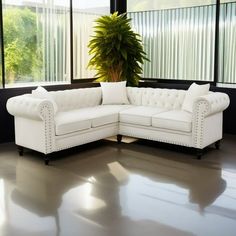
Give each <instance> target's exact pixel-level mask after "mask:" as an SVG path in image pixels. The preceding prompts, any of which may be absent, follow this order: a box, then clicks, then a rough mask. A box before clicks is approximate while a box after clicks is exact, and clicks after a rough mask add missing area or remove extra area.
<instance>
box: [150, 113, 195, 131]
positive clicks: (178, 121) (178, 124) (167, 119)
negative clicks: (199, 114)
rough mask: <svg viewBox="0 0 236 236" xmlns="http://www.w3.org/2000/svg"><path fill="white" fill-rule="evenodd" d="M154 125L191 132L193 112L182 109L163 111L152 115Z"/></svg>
mask: <svg viewBox="0 0 236 236" xmlns="http://www.w3.org/2000/svg"><path fill="white" fill-rule="evenodd" d="M152 126H154V127H158V128H163V129H170V130H178V131H183V132H191V130H192V114H191V113H189V112H186V111H181V110H172V111H167V112H163V113H161V114H157V115H154V116H153V117H152Z"/></svg>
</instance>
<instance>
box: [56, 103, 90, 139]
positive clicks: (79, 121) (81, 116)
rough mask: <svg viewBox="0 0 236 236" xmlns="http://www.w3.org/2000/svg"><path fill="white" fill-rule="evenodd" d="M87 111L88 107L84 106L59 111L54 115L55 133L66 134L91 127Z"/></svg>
mask: <svg viewBox="0 0 236 236" xmlns="http://www.w3.org/2000/svg"><path fill="white" fill-rule="evenodd" d="M88 111H89V109H88V108H84V109H78V110H71V111H67V112H59V113H58V114H57V115H56V116H55V124H56V127H55V129H56V135H63V134H68V133H72V132H76V131H80V130H86V129H89V128H91V126H92V121H91V119H90V116H89V113H88Z"/></svg>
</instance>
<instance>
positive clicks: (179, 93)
mask: <svg viewBox="0 0 236 236" xmlns="http://www.w3.org/2000/svg"><path fill="white" fill-rule="evenodd" d="M127 92H128V98H129V101H130V103H131V104H132V105H137V106H156V107H160V108H167V109H180V108H181V106H182V103H183V101H184V98H185V94H186V91H185V90H179V89H178V90H177V89H159V88H132V87H128V88H127Z"/></svg>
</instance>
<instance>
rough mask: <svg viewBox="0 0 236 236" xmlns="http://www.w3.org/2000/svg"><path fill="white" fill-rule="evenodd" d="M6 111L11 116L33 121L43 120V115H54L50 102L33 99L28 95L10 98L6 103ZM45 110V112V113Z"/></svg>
mask: <svg viewBox="0 0 236 236" xmlns="http://www.w3.org/2000/svg"><path fill="white" fill-rule="evenodd" d="M7 110H8V112H9V113H10V114H11V115H13V116H19V117H25V118H29V119H33V120H44V119H45V115H47V114H49V115H51V116H53V115H54V111H53V105H52V102H51V101H49V100H46V99H40V98H34V97H32V96H30V94H25V95H20V96H16V97H12V98H10V99H8V101H7ZM45 110H47V112H45Z"/></svg>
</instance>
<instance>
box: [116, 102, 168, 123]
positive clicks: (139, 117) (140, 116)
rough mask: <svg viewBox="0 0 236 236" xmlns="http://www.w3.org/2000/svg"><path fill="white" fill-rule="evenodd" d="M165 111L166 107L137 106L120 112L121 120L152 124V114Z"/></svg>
mask: <svg viewBox="0 0 236 236" xmlns="http://www.w3.org/2000/svg"><path fill="white" fill-rule="evenodd" d="M165 111H167V109H165V108H158V107H148V106H135V107H132V108H129V109H126V110H124V111H121V112H120V122H123V123H129V124H136V125H144V126H151V125H152V116H153V115H155V114H159V113H161V112H165Z"/></svg>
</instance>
